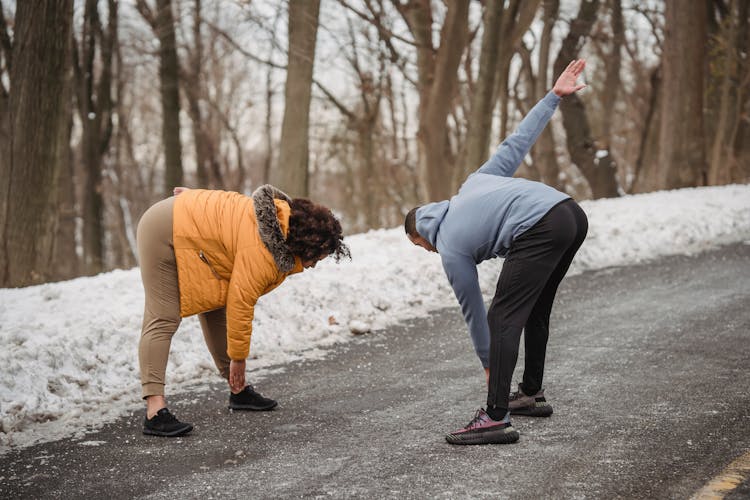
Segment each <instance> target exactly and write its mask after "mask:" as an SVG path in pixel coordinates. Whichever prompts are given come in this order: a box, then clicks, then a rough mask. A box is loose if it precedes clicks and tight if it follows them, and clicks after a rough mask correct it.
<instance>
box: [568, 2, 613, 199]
mask: <svg viewBox="0 0 750 500" xmlns="http://www.w3.org/2000/svg"><path fill="white" fill-rule="evenodd" d="M598 8H599V0H582V2H581V8H580V10H579V12H578V16H577V18H576V19H574V20H573V22H571V24H570V31H569V32H568V35H567V36H566V37H565V39H564V40H563V43H562V47H561V48H560V53H559V54H558V56H557V60H556V61H555V66H554V68H555V75H559V74H561V73H562V72H563V70H564V69H565V67H566V66H567V65H568V63H569V62H570V61H572V60H573V59H575V58H576V57H577V56H578V52H579V50H580V46H581V44H582V42H583V41H584V40H585V39H586V38H587V37H588V35H589V32H590V31H591V27H592V25H593V23H594V20H595V18H596V12H597V10H598ZM560 111H562V116H563V125H564V127H565V135H566V139H567V144H568V151H569V152H570V157H571V160H573V163H575V164H576V166H578V169H579V170H580V171H581V173H583V175H584V176H585V177H586V180H587V181H588V183H589V186H590V187H591V194H592V196H593V197H594V198H608V197H614V196H618V195H619V192H618V185H617V170H616V168H617V166H616V164H615V162H614V160H613V158H612V155H611V154H610V152H609V150H608V149H607V148H606V147H604V146H603V145H597V144H596V143H595V142H594V138H593V136H592V133H591V126H590V125H589V120H588V116H587V115H586V108H585V106H584V104H583V101H582V100H581V98H580V97H578V95H577V94H571V95H569V96H566V97H564V98H563V99H562V100H561V101H560Z"/></svg>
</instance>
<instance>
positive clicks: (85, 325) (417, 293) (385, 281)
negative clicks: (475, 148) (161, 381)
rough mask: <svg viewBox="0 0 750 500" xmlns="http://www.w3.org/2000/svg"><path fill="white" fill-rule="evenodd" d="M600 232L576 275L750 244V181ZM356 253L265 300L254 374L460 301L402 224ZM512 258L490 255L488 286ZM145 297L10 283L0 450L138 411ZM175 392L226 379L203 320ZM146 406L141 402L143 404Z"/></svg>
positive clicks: (97, 285) (665, 200)
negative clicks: (215, 361)
mask: <svg viewBox="0 0 750 500" xmlns="http://www.w3.org/2000/svg"><path fill="white" fill-rule="evenodd" d="M581 206H582V207H583V209H584V210H585V211H586V213H587V214H588V217H589V224H590V227H589V234H588V237H587V239H586V241H585V242H584V244H583V246H582V247H581V249H580V251H579V253H578V255H577V257H576V259H575V261H574V262H573V265H572V267H571V271H570V273H579V272H581V271H584V270H589V269H599V268H603V267H608V266H620V265H627V264H632V263H635V262H639V261H642V260H645V259H652V258H655V257H659V256H663V255H669V254H677V253H694V252H699V251H702V250H706V249H708V248H711V247H712V246H715V245H718V244H726V243H730V242H738V241H747V242H748V243H750V185H733V186H724V187H712V188H696V189H683V190H677V191H668V192H657V193H650V194H644V195H635V196H625V197H622V198H615V199H604V200H597V201H585V202H582V203H581ZM347 242H348V243H349V245H350V247H351V250H352V257H353V259H352V261H351V262H348V261H347V262H342V263H340V264H336V263H334V262H332V261H328V260H327V261H324V262H322V263H321V264H319V265H318V266H317V268H316V269H313V270H310V271H306V272H305V273H302V274H298V275H294V276H291V277H290V278H289V279H287V281H286V282H285V283H284V284H283V285H282V286H281V287H279V288H277V289H276V290H274V291H273V292H272V293H270V294H268V295H266V296H264V297H262V298H261V300H260V301H259V303H258V306H257V307H256V309H255V312H256V317H255V324H254V334H253V338H252V344H251V353H250V356H251V358H250V361H249V363H248V366H249V370H250V374H249V380H251V381H257V380H258V379H259V378H260V377H263V376H264V375H268V374H269V373H270V372H269V367H271V366H274V365H276V367H277V368H276V369H278V365H282V364H283V363H287V362H289V361H292V360H295V359H300V358H310V357H317V356H321V355H323V354H324V352H323V350H321V349H320V348H321V347H324V346H329V345H332V344H335V343H338V342H345V341H347V340H349V339H351V338H352V337H353V332H354V333H362V332H365V331H368V330H377V329H382V328H385V327H387V326H388V325H391V324H394V323H396V322H398V321H402V320H405V319H408V318H412V317H415V316H423V315H426V314H428V313H429V311H430V310H433V309H436V308H440V307H445V306H452V305H455V299H454V297H453V293H452V291H451V289H450V287H449V285H448V283H447V280H446V279H445V277H444V275H443V270H442V266H441V264H440V259H439V256H437V255H435V254H429V253H427V252H425V251H424V250H422V249H420V248H417V247H414V246H413V245H411V244H410V243H409V242H408V240H407V239H406V237H405V236H404V234H403V229H401V228H394V229H388V230H377V231H370V232H368V233H365V234H358V235H354V236H351V237H348V238H347ZM501 267H502V261H501V260H497V259H496V260H492V261H487V262H484V263H483V264H482V265H481V266H480V267H479V275H480V281H481V284H482V289H483V291H484V293H485V295H486V297H487V298H489V297H490V296H491V294H492V293H493V291H494V288H495V281H496V279H497V276H498V273H499V271H500V269H501ZM142 307H143V289H142V285H141V281H140V274H139V271H138V269H131V270H128V271H120V270H118V271H113V272H110V273H105V274H101V275H98V276H94V277H89V278H78V279H74V280H71V281H67V282H61V283H50V284H45V285H39V286H33V287H28V288H21V289H0V346H2V350H1V351H0V454H2V453H3V452H5V451H7V450H9V449H10V448H11V447H18V446H27V445H30V444H33V443H36V442H43V441H49V440H54V439H59V438H61V437H64V436H69V435H82V434H83V433H84V431H85V430H91V429H93V428H95V427H97V426H100V425H102V424H103V423H106V422H108V421H112V420H113V419H115V418H117V417H118V416H121V415H123V414H125V413H126V412H128V411H132V410H134V409H138V408H140V406H141V404H142V403H141V401H140V383H139V373H138V359H137V348H138V338H139V334H140V327H141V319H142ZM167 379H168V385H167V390H168V393H171V394H174V393H176V392H180V391H186V390H196V389H198V388H199V387H200V385H201V384H205V383H206V382H209V381H218V380H219V378H218V375H216V373H215V369H214V366H213V362H212V360H211V357H210V356H209V354H208V352H207V349H206V348H205V345H204V344H203V337H202V334H201V331H200V326H199V324H198V321H197V319H196V318H194V317H193V318H188V319H186V320H184V321H183V323H182V326H181V327H180V329H179V331H178V332H177V334H176V335H175V337H174V338H173V341H172V353H171V356H170V361H169V366H168V369H167ZM135 415H136V417H137V418H139V419H140V418H142V415H141V412H140V411H137V412H136V413H135Z"/></svg>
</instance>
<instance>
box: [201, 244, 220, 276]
mask: <svg viewBox="0 0 750 500" xmlns="http://www.w3.org/2000/svg"><path fill="white" fill-rule="evenodd" d="M198 256H199V257H200V258H201V260H202V261H203V262H205V263H206V265H208V268H209V269H210V270H211V272H212V273H213V274H214V276H215V277H216V279H217V280H220V279H222V277H221V276H219V273H217V272H216V269H214V266H212V265H211V263H210V262H209V261H208V259H207V258H206V256H205V255H204V254H203V250H199V251H198Z"/></svg>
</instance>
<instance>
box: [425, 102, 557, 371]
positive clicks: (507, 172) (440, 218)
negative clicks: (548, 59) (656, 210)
mask: <svg viewBox="0 0 750 500" xmlns="http://www.w3.org/2000/svg"><path fill="white" fill-rule="evenodd" d="M559 102H560V98H559V97H558V96H556V95H555V94H554V93H552V92H550V93H548V94H547V95H546V96H545V97H544V98H543V99H542V100H541V101H539V102H538V103H537V104H536V106H534V108H533V109H532V110H531V111H530V112H529V114H528V115H526V117H525V118H524V119H523V121H521V123H520V124H519V126H518V129H517V130H516V131H515V132H514V133H513V134H511V135H510V136H508V137H507V138H506V139H505V140H504V141H503V143H502V144H500V146H499V147H498V148H497V150H496V151H495V153H494V154H493V155H492V158H490V159H489V160H488V161H487V162H486V163H485V164H484V165H482V166H481V167H480V168H479V170H477V171H476V172H474V173H473V174H471V175H469V177H468V178H467V179H466V181H465V182H464V183H463V185H462V186H461V189H460V190H459V191H458V194H457V195H455V196H454V197H452V198H451V199H450V200H449V201H448V200H446V201H440V202H437V203H429V204H427V205H424V206H422V207H420V208H418V209H417V214H416V222H417V232H418V233H419V234H420V235H421V236H422V237H423V238H425V239H426V240H427V241H429V242H430V244H432V245H433V246H434V247H435V248H437V250H438V253H439V254H440V258H441V259H442V261H443V269H444V270H445V274H446V275H447V276H448V281H450V284H451V286H452V287H453V291H454V292H455V294H456V298H457V299H458V302H459V304H460V305H461V312H462V313H463V315H464V318H465V319H466V324H467V325H468V327H469V333H470V334H471V340H472V342H473V343H474V349H475V351H476V353H477V356H479V359H480V360H481V361H482V365H483V366H484V367H485V368H487V367H488V366H489V352H490V329H489V325H488V323H487V311H486V309H485V307H484V300H483V299H482V292H481V291H480V289H479V280H478V277H477V264H479V263H480V262H482V261H484V260H487V259H492V258H494V257H505V256H506V255H507V254H508V251H509V250H510V247H511V245H512V244H513V240H515V239H516V238H518V237H519V236H520V235H521V234H523V233H524V231H526V230H527V229H529V228H530V227H531V226H533V225H534V224H536V223H537V222H538V221H539V219H541V218H542V217H543V216H544V215H545V214H546V213H547V212H548V211H549V210H550V209H551V208H552V207H554V206H555V205H557V204H558V203H560V202H561V201H563V200H566V199H567V198H569V196H568V195H566V194H564V193H561V192H559V191H557V190H556V189H554V188H551V187H549V186H547V185H545V184H542V183H540V182H534V181H529V180H526V179H519V178H514V177H512V176H513V174H514V173H515V172H516V170H517V169H518V166H519V165H520V164H521V161H523V159H524V157H525V156H526V154H527V153H528V152H529V149H531V146H532V145H533V144H534V142H536V139H537V137H539V134H540V133H541V132H542V130H543V129H544V127H545V126H546V125H547V123H548V122H549V120H550V118H551V117H552V114H553V113H554V112H555V109H556V108H557V104H558V103H559Z"/></svg>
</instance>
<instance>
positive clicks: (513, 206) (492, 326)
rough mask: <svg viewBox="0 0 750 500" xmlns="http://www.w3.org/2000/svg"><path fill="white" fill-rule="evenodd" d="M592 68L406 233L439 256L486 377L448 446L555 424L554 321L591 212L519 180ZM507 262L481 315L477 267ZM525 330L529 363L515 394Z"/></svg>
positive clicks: (569, 76)
mask: <svg viewBox="0 0 750 500" xmlns="http://www.w3.org/2000/svg"><path fill="white" fill-rule="evenodd" d="M585 65H586V62H585V61H584V60H582V59H580V60H576V61H572V62H571V63H570V64H569V65H568V67H567V68H566V69H565V71H563V73H562V74H561V75H560V77H559V78H558V80H557V81H556V82H555V85H554V87H553V88H552V90H551V91H550V92H549V93H548V94H547V95H546V96H545V97H544V98H543V99H542V100H541V101H539V103H537V104H536V105H535V106H534V108H533V109H532V110H531V111H530V112H529V114H528V115H527V116H526V117H525V118H524V119H523V120H522V121H521V123H520V125H519V126H518V129H517V130H516V131H515V132H514V133H513V134H511V135H510V136H509V137H507V138H506V139H505V140H504V141H503V143H502V144H500V146H499V147H498V148H497V150H496V151H495V153H494V154H493V155H492V157H491V158H490V159H489V160H488V161H487V162H486V163H485V164H484V165H482V166H481V167H480V168H479V170H477V171H476V172H474V173H473V174H471V175H469V177H468V178H467V179H466V181H465V182H464V183H463V185H462V186H461V188H460V190H459V191H458V194H456V195H455V196H453V197H452V198H451V199H450V200H446V201H440V202H436V203H429V204H427V205H423V206H420V207H416V208H414V209H412V210H411V211H410V212H409V213H408V214H407V216H406V220H405V223H404V228H405V230H406V233H407V236H408V237H409V239H410V240H411V242H412V243H414V244H415V245H419V246H421V247H423V248H425V249H427V250H429V251H432V252H437V253H438V254H439V255H440V258H441V260H442V263H443V269H444V270H445V274H446V275H447V277H448V281H449V282H450V284H451V286H452V287H453V290H454V292H455V294H456V298H457V299H458V302H459V304H460V305H461V311H462V313H463V315H464V318H465V319H466V324H467V326H468V328H469V332H470V334H471V339H472V341H473V343H474V348H475V350H476V353H477V355H478V356H479V359H480V360H481V362H482V365H483V366H484V368H485V374H486V376H487V385H488V391H487V409H486V410H484V409H479V410H477V412H476V413H475V416H474V418H473V419H472V420H471V422H469V424H468V425H467V426H466V427H464V428H462V429H459V430H458V431H455V432H453V433H450V434H448V435H447V436H446V440H447V441H448V442H449V443H451V444H488V443H500V444H502V443H513V442H515V441H517V440H518V437H519V435H518V431H516V430H515V429H514V428H513V426H512V425H511V422H510V415H511V413H512V414H518V415H529V416H549V415H551V414H552V406H551V405H550V404H549V403H548V402H547V401H546V399H545V397H544V390H543V388H542V377H543V374H544V358H545V352H546V347H547V338H548V337H549V318H550V313H551V311H552V303H553V302H554V299H555V293H556V291H557V287H558V285H559V284H560V281H561V280H562V279H563V277H564V276H565V273H566V272H567V270H568V267H569V266H570V263H571V261H572V260H573V257H574V256H575V254H576V252H577V251H578V248H579V247H580V246H581V244H582V243H583V240H584V238H585V237H586V232H587V230H588V221H587V219H586V214H585V213H584V212H583V210H582V209H581V207H579V206H578V204H577V203H576V202H575V201H573V200H572V199H571V198H570V197H569V196H568V195H566V194H565V193H561V192H559V191H557V190H556V189H554V188H552V187H550V186H547V185H545V184H542V183H540V182H533V181H529V180H526V179H521V178H515V177H513V174H514V173H515V172H516V170H517V169H518V166H519V165H520V164H521V161H522V160H523V158H524V157H525V156H526V154H527V153H528V151H529V149H531V146H532V145H533V144H534V142H536V139H537V137H538V136H539V134H540V133H541V132H542V130H543V129H544V127H545V126H546V125H547V123H548V122H549V120H550V118H551V117H552V115H553V113H554V112H555V109H556V108H557V105H558V103H559V102H560V99H561V98H562V97H564V96H566V95H569V94H572V93H574V92H577V91H579V90H580V89H582V88H583V87H585V85H584V84H579V83H578V77H579V76H580V75H581V73H582V72H583V69H584V67H585ZM495 257H503V258H504V259H505V261H504V263H503V268H502V271H501V273H500V278H499V279H498V282H497V290H496V292H495V296H494V298H493V299H492V303H491V304H490V307H489V311H486V310H485V306H484V302H483V300H482V293H481V291H480V289H479V281H478V279H477V267H476V266H477V264H478V263H480V262H482V261H484V260H487V259H492V258H495ZM524 330H525V336H524V347H525V365H524V373H523V380H522V382H521V383H520V384H519V387H518V390H517V391H515V392H513V393H512V394H511V393H510V386H511V378H512V376H513V370H514V368H515V366H516V361H517V359H518V347H519V344H520V339H521V332H522V331H524Z"/></svg>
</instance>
